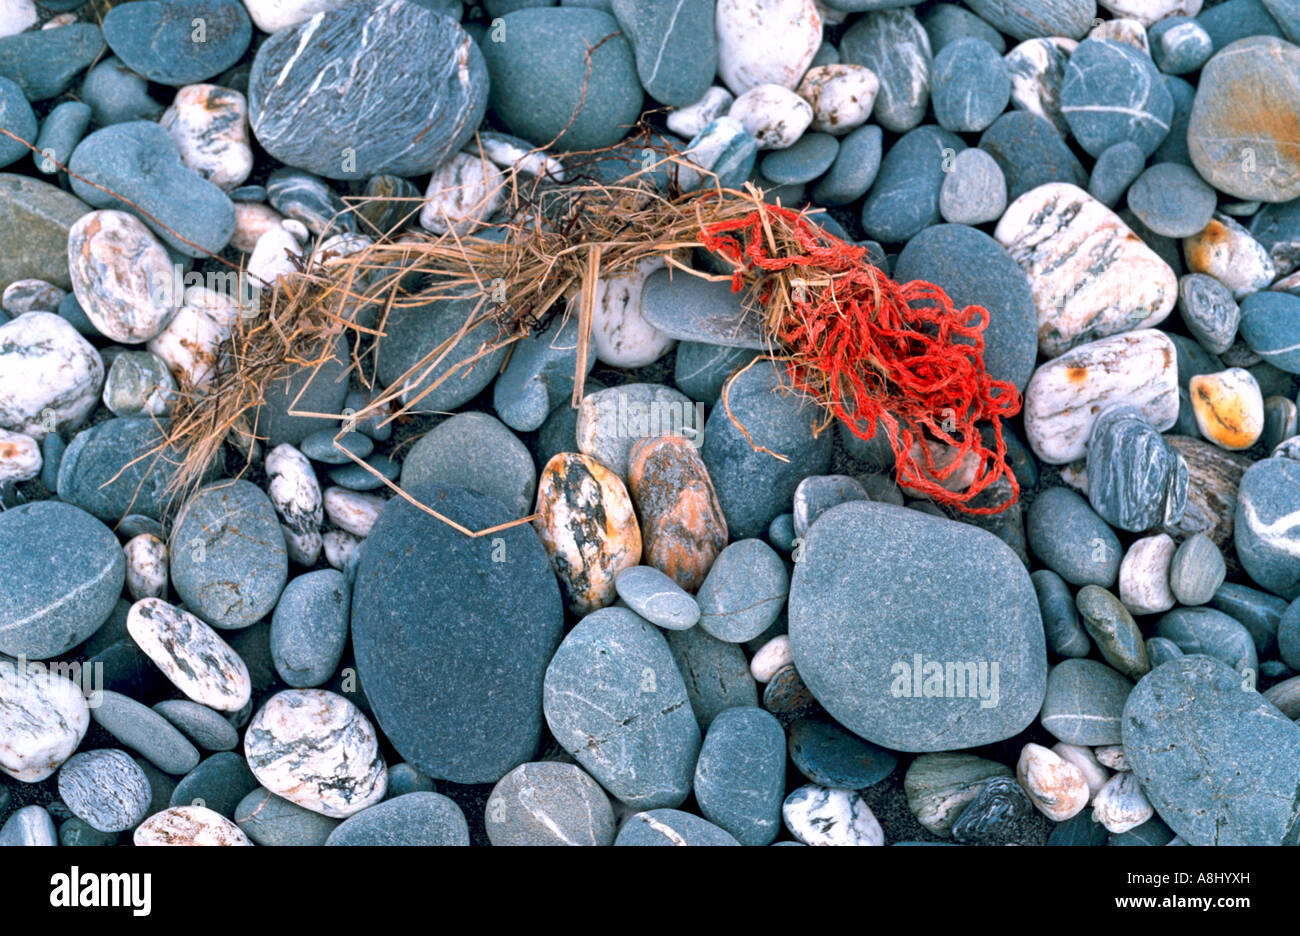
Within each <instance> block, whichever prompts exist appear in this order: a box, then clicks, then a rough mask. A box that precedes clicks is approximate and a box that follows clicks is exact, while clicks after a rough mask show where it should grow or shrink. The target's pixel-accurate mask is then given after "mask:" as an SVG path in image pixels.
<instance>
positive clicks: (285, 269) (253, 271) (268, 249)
mask: <svg viewBox="0 0 1300 936" xmlns="http://www.w3.org/2000/svg"><path fill="white" fill-rule="evenodd" d="M306 231H307V229H306V227H304V226H303V225H302V224H301V223H300V222H295V221H293V219H291V218H286V219H285V220H283V221H281V222H280V226H279V227H278V228H271V229H270V230H268V231H267V232H266V233H265V234H263V235H262V236H261V237H259V238H258V239H257V243H256V244H255V245H254V247H253V252H252V254H250V255H249V257H248V264H247V270H248V275H249V276H251V277H252V278H253V279H254V280H255V281H258V282H260V283H262V284H265V285H266V286H267V287H270V286H271V285H272V284H274V283H275V281H276V280H277V279H279V278H280V277H281V276H292V275H293V274H294V273H295V272H296V269H297V268H296V267H295V265H294V258H296V257H301V256H302V249H303V243H304V242H305V241H306V240H307V237H306Z"/></svg>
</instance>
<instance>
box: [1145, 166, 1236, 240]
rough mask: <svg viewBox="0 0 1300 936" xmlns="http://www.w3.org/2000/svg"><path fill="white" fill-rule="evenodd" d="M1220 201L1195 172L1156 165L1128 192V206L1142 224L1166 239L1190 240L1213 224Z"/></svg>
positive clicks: (1185, 168) (1182, 167) (1184, 168)
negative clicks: (1189, 238) (1181, 238)
mask: <svg viewBox="0 0 1300 936" xmlns="http://www.w3.org/2000/svg"><path fill="white" fill-rule="evenodd" d="M1217 205H1218V197H1217V196H1216V195H1215V193H1214V189H1212V188H1210V187H1209V186H1208V185H1206V184H1205V182H1204V180H1203V179H1201V177H1200V176H1199V175H1198V174H1197V172H1196V170H1195V169H1192V168H1190V167H1189V166H1184V165H1181V164H1180V163H1171V162H1166V163H1156V164H1155V165H1153V166H1150V167H1149V168H1148V169H1147V170H1146V171H1145V172H1143V173H1142V174H1141V175H1140V176H1138V177H1137V181H1135V182H1134V183H1133V184H1132V186H1130V187H1129V190H1128V206H1129V208H1130V209H1132V211H1133V213H1134V214H1135V215H1137V216H1138V217H1139V218H1140V219H1141V220H1142V223H1143V224H1145V225H1146V226H1147V227H1149V228H1150V229H1151V230H1153V231H1155V232H1156V233H1157V234H1163V235H1164V236H1165V237H1191V236H1192V235H1193V234H1197V233H1199V232H1200V231H1201V230H1203V229H1204V228H1205V225H1207V224H1209V223H1210V218H1211V217H1213V216H1214V209H1215V207H1216V206H1217Z"/></svg>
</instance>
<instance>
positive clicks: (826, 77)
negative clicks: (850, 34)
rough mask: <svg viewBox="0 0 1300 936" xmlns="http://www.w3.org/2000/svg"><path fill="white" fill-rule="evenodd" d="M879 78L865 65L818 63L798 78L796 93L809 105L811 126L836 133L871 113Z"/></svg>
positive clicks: (878, 89) (841, 131) (854, 124)
mask: <svg viewBox="0 0 1300 936" xmlns="http://www.w3.org/2000/svg"><path fill="white" fill-rule="evenodd" d="M879 91H880V79H879V78H877V77H876V73H875V72H873V71H872V70H871V69H870V68H867V67H866V66H865V65H848V64H843V65H819V66H818V67H816V68H810V69H809V70H808V74H806V75H804V78H803V81H801V82H799V96H800V97H801V98H803V99H804V100H805V101H807V102H808V104H809V105H810V106H811V107H812V112H813V119H812V128H813V129H814V130H819V131H821V132H822V133H833V134H835V135H837V136H839V135H840V134H844V133H848V132H849V131H850V130H852V129H854V128H855V127H860V126H862V125H863V124H864V123H866V122H867V118H868V117H870V116H871V109H872V108H873V107H874V106H875V105H876V94H877V93H878V92H879Z"/></svg>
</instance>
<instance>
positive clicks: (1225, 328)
mask: <svg viewBox="0 0 1300 936" xmlns="http://www.w3.org/2000/svg"><path fill="white" fill-rule="evenodd" d="M1178 311H1179V313H1180V314H1181V316H1182V319H1183V324H1184V325H1186V326H1187V330H1188V331H1189V332H1191V333H1192V335H1193V336H1194V337H1195V338H1196V340H1197V341H1199V342H1200V343H1201V344H1202V345H1203V346H1204V348H1205V350H1207V351H1209V352H1210V353H1211V354H1222V353H1223V352H1224V351H1227V350H1228V349H1229V348H1230V347H1232V342H1233V339H1235V338H1236V337H1237V325H1238V324H1239V323H1240V322H1241V309H1240V308H1238V306H1237V303H1236V301H1235V300H1234V299H1233V298H1232V290H1230V289H1229V288H1228V287H1227V286H1224V285H1223V284H1222V283H1220V282H1219V281H1218V280H1216V279H1215V278H1214V277H1213V276H1207V275H1205V274H1204V273H1189V274H1188V275H1186V276H1183V277H1181V278H1180V279H1179V280H1178ZM1189 379H1190V378H1189Z"/></svg>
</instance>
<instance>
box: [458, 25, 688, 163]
mask: <svg viewBox="0 0 1300 936" xmlns="http://www.w3.org/2000/svg"><path fill="white" fill-rule="evenodd" d="M501 26H502V28H503V29H505V31H506V35H507V36H509V41H507V42H491V41H489V42H487V43H485V44H484V45H483V56H484V58H485V60H486V62H487V69H488V73H489V74H490V76H491V105H492V110H493V112H494V113H495V114H496V115H497V116H498V117H499V118H500V119H501V121H502V122H503V123H504V124H505V125H506V128H507V129H508V130H509V131H510V132H511V133H513V134H515V135H516V136H520V137H523V138H524V139H526V140H528V141H529V142H531V143H534V144H537V145H545V144H547V143H549V142H550V141H551V140H554V139H556V138H557V137H558V138H559V139H558V142H557V143H556V145H557V146H558V147H559V148H560V149H561V150H564V151H569V152H572V151H574V150H589V149H601V148H603V147H607V146H610V145H612V144H614V143H617V142H618V141H619V140H621V139H622V138H623V137H624V136H626V135H627V131H628V129H629V128H630V127H631V126H632V125H633V124H635V123H636V121H637V118H638V117H639V116H640V114H641V107H642V104H643V94H642V90H641V82H640V79H639V78H638V75H637V69H636V58H635V55H634V53H633V48H632V43H631V42H629V41H628V39H627V37H626V36H625V35H617V34H618V33H620V28H619V23H618V21H617V20H615V19H614V17H612V16H610V15H609V14H607V13H602V12H600V11H599V10H590V9H577V8H561V9H553V8H542V9H530V10H516V11H515V12H512V13H507V14H506V15H505V16H503V17H501ZM610 35H614V38H613V39H608V38H607V37H609V36H610ZM697 38H702V37H697ZM602 42H603V44H602V45H601V46H600V48H599V49H597V50H596V51H595V52H594V53H593V54H592V55H591V56H590V58H588V50H590V49H592V47H594V46H596V44H597V43H602ZM584 87H585V89H586V91H585V95H584V91H583V89H584ZM575 112H576V116H575ZM477 123H478V120H477V118H476V119H475V120H474V121H473V122H472V123H471V125H470V126H471V127H473V126H474V125H476V124H477Z"/></svg>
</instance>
